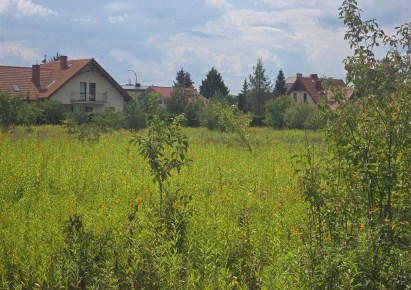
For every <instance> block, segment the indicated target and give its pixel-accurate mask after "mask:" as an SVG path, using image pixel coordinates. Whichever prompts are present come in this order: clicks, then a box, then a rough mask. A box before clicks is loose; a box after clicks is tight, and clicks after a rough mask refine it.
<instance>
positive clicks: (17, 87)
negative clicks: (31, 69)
mask: <svg viewBox="0 0 411 290" xmlns="http://www.w3.org/2000/svg"><path fill="white" fill-rule="evenodd" d="M11 86H12V88H13V91H15V92H20V88H19V85H17V84H11Z"/></svg>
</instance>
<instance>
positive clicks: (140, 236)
mask: <svg viewBox="0 0 411 290" xmlns="http://www.w3.org/2000/svg"><path fill="white" fill-rule="evenodd" d="M185 132H186V134H187V135H188V137H189V143H190V149H189V152H188V157H189V158H190V159H192V160H193V162H192V163H191V164H190V166H188V167H186V168H183V169H182V170H181V173H180V174H179V175H176V176H173V177H172V178H171V182H170V184H171V185H170V190H174V191H179V192H181V193H183V194H184V195H185V196H188V197H190V198H189V199H187V202H184V203H183V202H179V203H175V205H173V206H174V208H175V211H173V213H172V214H171V215H169V218H170V219H171V221H169V222H167V226H165V225H164V223H163V222H162V221H161V219H160V217H159V215H158V213H157V211H156V206H157V205H158V200H157V199H158V194H157V191H158V188H157V187H156V186H155V185H154V184H153V182H152V177H151V176H150V174H149V168H148V165H147V164H146V163H145V162H144V160H143V159H142V158H141V157H140V156H138V154H137V148H136V147H135V146H129V144H130V140H131V139H132V138H134V137H135V136H134V135H132V134H131V133H129V132H127V131H117V132H114V133H111V134H106V135H102V136H101V137H100V140H99V141H98V142H92V143H90V142H81V141H78V140H77V139H73V138H72V137H71V136H68V135H66V133H65V132H64V131H63V130H61V128H59V127H38V128H34V129H33V130H32V132H31V133H25V132H23V131H19V130H15V131H12V132H8V133H2V134H1V135H0V241H1V243H0V288H14V289H27V288H53V289H54V288H59V287H63V288H83V289H84V288H104V289H107V288H120V289H130V288H135V289H261V288H262V289H275V288H278V289H280V288H283V287H285V286H286V287H287V288H295V289H298V288H301V287H303V286H304V283H305V282H304V279H305V276H304V273H300V272H299V263H300V261H301V257H300V255H299V253H300V250H301V242H300V231H301V227H302V226H303V223H304V216H303V214H302V213H303V211H304V208H305V205H304V203H303V201H302V200H301V197H300V194H299V193H298V192H296V190H295V187H294V184H295V182H294V181H295V180H294V176H293V166H292V162H291V156H293V155H295V154H298V153H300V152H302V150H303V148H304V146H305V141H304V140H305V139H306V138H309V139H310V140H312V141H315V142H319V140H320V134H319V133H310V134H308V135H305V134H304V132H301V131H273V130H270V129H252V131H250V136H249V140H250V144H251V146H252V147H253V152H252V153H250V152H249V151H247V150H246V149H245V148H243V147H242V146H241V145H239V144H241V143H240V142H238V140H236V139H235V136H231V135H228V134H226V133H216V132H211V131H208V130H206V129H186V131H185ZM182 222H184V227H181V223H182ZM182 236H183V238H184V239H182ZM182 240H184V244H179V245H178V246H177V244H178V243H177V241H182Z"/></svg>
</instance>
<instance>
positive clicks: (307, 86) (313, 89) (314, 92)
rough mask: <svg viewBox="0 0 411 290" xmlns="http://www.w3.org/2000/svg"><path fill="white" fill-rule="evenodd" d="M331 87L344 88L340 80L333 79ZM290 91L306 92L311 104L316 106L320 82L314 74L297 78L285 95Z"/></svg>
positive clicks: (320, 86) (343, 83)
mask: <svg viewBox="0 0 411 290" xmlns="http://www.w3.org/2000/svg"><path fill="white" fill-rule="evenodd" d="M332 86H335V87H341V88H346V87H347V86H346V85H345V82H344V81H343V80H340V79H333V82H332ZM292 91H306V92H307V93H308V94H309V95H310V97H311V99H312V100H313V102H314V103H315V104H317V103H318V102H319V101H320V92H321V91H322V80H321V79H319V78H318V76H317V75H316V74H311V75H310V76H308V77H305V76H297V77H296V79H295V81H294V83H293V84H292V86H291V87H290V88H289V89H288V91H287V94H290V93H291V92H292Z"/></svg>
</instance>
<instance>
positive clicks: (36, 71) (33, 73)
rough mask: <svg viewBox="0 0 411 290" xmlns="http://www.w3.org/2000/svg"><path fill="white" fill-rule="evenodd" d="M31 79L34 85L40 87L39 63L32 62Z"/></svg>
mask: <svg viewBox="0 0 411 290" xmlns="http://www.w3.org/2000/svg"><path fill="white" fill-rule="evenodd" d="M31 79H32V80H33V83H34V85H35V86H36V87H40V65H39V64H33V66H32V68H31Z"/></svg>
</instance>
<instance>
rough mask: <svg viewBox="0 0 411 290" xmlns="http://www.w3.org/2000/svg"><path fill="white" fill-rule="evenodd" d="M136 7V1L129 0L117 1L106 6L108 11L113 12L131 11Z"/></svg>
mask: <svg viewBox="0 0 411 290" xmlns="http://www.w3.org/2000/svg"><path fill="white" fill-rule="evenodd" d="M134 7H135V4H134V3H131V2H127V1H115V2H112V3H110V4H108V5H106V6H105V8H106V9H107V10H108V11H111V12H117V13H120V12H124V11H129V10H131V9H133V8H134Z"/></svg>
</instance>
